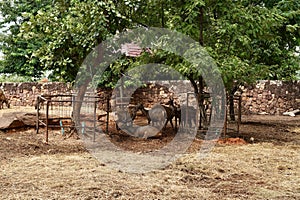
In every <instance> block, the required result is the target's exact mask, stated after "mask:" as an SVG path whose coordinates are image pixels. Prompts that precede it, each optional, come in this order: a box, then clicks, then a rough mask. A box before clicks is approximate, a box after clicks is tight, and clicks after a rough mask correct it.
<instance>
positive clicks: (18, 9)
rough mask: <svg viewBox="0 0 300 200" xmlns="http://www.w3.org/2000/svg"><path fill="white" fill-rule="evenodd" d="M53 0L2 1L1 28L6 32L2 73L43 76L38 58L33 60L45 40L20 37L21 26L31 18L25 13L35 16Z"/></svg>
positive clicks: (0, 3) (0, 7)
mask: <svg viewBox="0 0 300 200" xmlns="http://www.w3.org/2000/svg"><path fill="white" fill-rule="evenodd" d="M50 2H52V1H51V0H43V1H42V0H37V1H29V0H15V1H1V2H0V13H1V15H2V16H3V19H2V20H1V22H0V27H1V28H2V30H4V34H3V35H1V43H0V48H1V51H2V53H3V54H4V60H3V61H2V62H1V66H0V72H3V73H15V72H17V73H18V74H20V75H27V76H33V77H38V76H40V75H41V74H42V71H43V68H42V67H41V66H40V62H39V60H38V59H36V58H32V53H33V52H34V51H36V50H37V49H38V48H39V47H40V46H41V45H42V43H43V40H40V41H39V40H29V39H24V38H22V37H20V36H19V34H20V31H21V30H20V27H21V25H22V24H23V23H24V22H26V21H28V20H29V18H28V17H27V16H26V15H24V14H25V13H28V12H30V13H32V15H35V14H36V13H37V11H38V10H40V9H42V8H44V7H45V6H46V5H48V4H50Z"/></svg>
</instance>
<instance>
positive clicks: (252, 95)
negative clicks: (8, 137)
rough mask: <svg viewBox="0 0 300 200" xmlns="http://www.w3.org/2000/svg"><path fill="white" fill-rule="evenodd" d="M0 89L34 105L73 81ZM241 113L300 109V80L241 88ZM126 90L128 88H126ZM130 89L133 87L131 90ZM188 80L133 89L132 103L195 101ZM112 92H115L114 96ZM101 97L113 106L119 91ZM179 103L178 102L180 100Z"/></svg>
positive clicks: (17, 101)
mask: <svg viewBox="0 0 300 200" xmlns="http://www.w3.org/2000/svg"><path fill="white" fill-rule="evenodd" d="M0 88H1V89H2V90H3V91H4V93H5V95H6V97H7V98H8V99H9V100H10V103H11V105H12V106H34V105H35V102H36V98H37V96H38V95H40V94H68V93H69V94H70V93H71V92H72V87H71V85H70V84H66V83H59V82H46V83H36V82H33V83H0ZM241 89H242V91H243V92H242V112H243V114H259V113H267V114H271V115H281V114H282V113H283V112H286V111H292V110H295V109H300V81H292V82H291V81H289V82H283V81H259V82H257V83H256V84H253V85H249V86H246V87H242V88H241ZM124 91H126V90H124ZM129 91H130V90H129ZM192 91H193V90H192V88H191V85H190V83H189V82H188V81H185V82H184V81H183V82H178V81H165V82H162V83H160V84H148V85H146V87H141V88H138V89H137V90H136V91H134V92H133V94H132V98H131V103H132V104H137V103H139V102H142V103H144V104H145V107H151V105H153V104H154V103H157V102H160V103H166V102H167V101H168V100H169V97H170V96H172V95H173V97H174V99H175V100H180V102H184V103H185V102H186V101H187V98H189V100H188V102H189V103H193V102H195V97H194V95H189V96H188V95H187V92H192ZM112 94H113V95H112ZM98 95H99V97H100V103H99V105H98V108H99V109H103V110H106V106H107V104H106V99H107V97H108V96H109V97H111V98H112V100H111V101H110V103H111V105H115V103H116V101H114V99H115V97H116V96H117V95H118V94H117V92H116V91H112V90H110V89H103V88H99V89H98ZM178 102H179V101H178Z"/></svg>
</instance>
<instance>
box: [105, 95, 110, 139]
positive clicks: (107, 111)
mask: <svg viewBox="0 0 300 200" xmlns="http://www.w3.org/2000/svg"><path fill="white" fill-rule="evenodd" d="M108 126H109V96H108V95H107V96H106V130H105V132H106V134H108Z"/></svg>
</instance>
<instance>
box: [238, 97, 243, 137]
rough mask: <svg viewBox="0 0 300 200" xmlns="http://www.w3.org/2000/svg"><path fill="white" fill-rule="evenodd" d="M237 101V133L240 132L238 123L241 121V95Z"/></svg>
mask: <svg viewBox="0 0 300 200" xmlns="http://www.w3.org/2000/svg"><path fill="white" fill-rule="evenodd" d="M238 100H239V103H238V107H239V108H238V122H237V133H238V134H239V133H240V125H241V121H242V97H241V96H239V98H238Z"/></svg>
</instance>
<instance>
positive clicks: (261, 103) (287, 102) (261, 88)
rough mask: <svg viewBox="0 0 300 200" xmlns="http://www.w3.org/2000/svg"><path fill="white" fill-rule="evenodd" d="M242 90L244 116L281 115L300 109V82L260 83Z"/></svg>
mask: <svg viewBox="0 0 300 200" xmlns="http://www.w3.org/2000/svg"><path fill="white" fill-rule="evenodd" d="M241 89H242V91H243V93H242V107H243V109H242V110H243V113H244V114H259V113H266V114H271V115H274V114H275V115H281V114H282V113H284V112H286V111H292V110H295V109H300V81H258V82H257V83H256V84H253V85H250V86H247V87H242V88H241Z"/></svg>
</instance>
